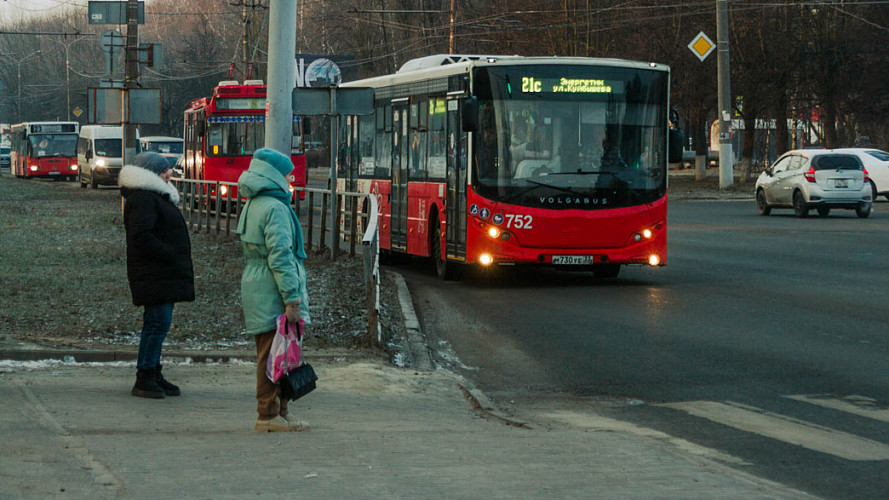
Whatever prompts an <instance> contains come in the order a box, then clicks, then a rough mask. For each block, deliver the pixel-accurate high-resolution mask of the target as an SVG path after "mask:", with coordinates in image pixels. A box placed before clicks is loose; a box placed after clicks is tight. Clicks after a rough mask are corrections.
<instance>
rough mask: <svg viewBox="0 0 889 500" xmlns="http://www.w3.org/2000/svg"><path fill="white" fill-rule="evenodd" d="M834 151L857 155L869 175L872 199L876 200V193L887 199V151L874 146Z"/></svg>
mask: <svg viewBox="0 0 889 500" xmlns="http://www.w3.org/2000/svg"><path fill="white" fill-rule="evenodd" d="M834 151H836V152H838V153H852V154H855V155H858V158H859V159H860V160H861V162H862V163H864V168H865V169H866V170H867V173H868V177H870V185H871V187H872V188H873V189H874V201H877V195H883V197H884V198H886V199H887V200H889V153H887V152H885V151H883V150H880V149H875V148H842V149H834Z"/></svg>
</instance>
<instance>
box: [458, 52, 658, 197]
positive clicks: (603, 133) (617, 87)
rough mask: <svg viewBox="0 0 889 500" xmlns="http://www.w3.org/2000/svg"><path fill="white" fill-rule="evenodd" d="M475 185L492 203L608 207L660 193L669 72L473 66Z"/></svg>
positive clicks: (599, 68) (548, 66) (531, 66)
mask: <svg viewBox="0 0 889 500" xmlns="http://www.w3.org/2000/svg"><path fill="white" fill-rule="evenodd" d="M474 88H475V94H476V96H477V97H478V100H479V103H480V109H479V128H478V132H477V133H476V134H475V143H474V144H473V150H474V153H473V166H474V174H473V186H474V188H475V190H476V192H478V193H479V194H480V195H481V196H484V197H486V198H489V199H491V200H493V201H500V202H504V203H510V204H515V205H523V206H531V207H545V208H582V209H596V208H614V207H620V206H631V205H638V204H642V203H650V202H653V201H655V200H657V199H659V198H661V197H663V196H664V195H665V193H666V167H667V165H666V137H667V123H668V122H667V92H668V74H667V73H666V72H663V71H647V70H643V69H632V68H614V67H608V66H578V65H523V66H511V67H510V66H507V67H503V66H501V67H484V68H479V69H478V70H477V72H476V78H475V87H474Z"/></svg>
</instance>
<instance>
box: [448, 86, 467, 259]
mask: <svg viewBox="0 0 889 500" xmlns="http://www.w3.org/2000/svg"><path fill="white" fill-rule="evenodd" d="M447 137H448V150H447V151H448V154H447V157H448V160H447V169H448V170H447V193H448V194H447V197H448V199H447V208H446V210H445V216H446V218H447V220H446V221H445V252H446V255H447V256H448V257H456V258H459V259H465V258H466V154H467V152H466V140H467V139H466V132H463V130H462V129H461V126H460V100H459V99H456V98H453V99H449V100H448V121H447Z"/></svg>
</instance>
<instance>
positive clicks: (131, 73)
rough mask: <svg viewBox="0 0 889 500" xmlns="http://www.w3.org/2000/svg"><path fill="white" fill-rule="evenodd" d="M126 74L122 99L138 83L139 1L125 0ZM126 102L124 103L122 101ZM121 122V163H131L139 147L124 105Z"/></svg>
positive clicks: (134, 129)
mask: <svg viewBox="0 0 889 500" xmlns="http://www.w3.org/2000/svg"><path fill="white" fill-rule="evenodd" d="M124 53H125V54H126V63H125V64H126V66H125V68H126V74H125V77H124V100H125V101H128V100H129V90H130V89H134V88H136V87H138V85H139V1H138V0H127V44H126V50H125V52H124ZM124 104H126V103H124ZM121 114H122V115H123V116H121V121H122V122H123V164H124V165H132V164H133V158H134V157H135V156H136V151H137V150H138V147H139V141H138V140H136V125H135V124H133V123H130V117H129V116H128V113H127V110H126V106H125V105H124V106H121Z"/></svg>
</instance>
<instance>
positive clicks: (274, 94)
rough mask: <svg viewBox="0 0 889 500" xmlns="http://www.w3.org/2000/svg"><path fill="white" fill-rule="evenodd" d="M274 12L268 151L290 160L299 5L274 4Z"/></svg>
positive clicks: (287, 0)
mask: <svg viewBox="0 0 889 500" xmlns="http://www.w3.org/2000/svg"><path fill="white" fill-rule="evenodd" d="M270 9H271V10H270V11H269V64H268V80H269V82H268V87H267V90H266V91H267V94H266V95H267V97H266V99H268V101H267V104H266V109H267V112H266V117H265V147H267V148H271V149H274V150H277V151H280V152H281V153H283V154H285V155H287V157H288V158H289V157H290V154H291V148H292V143H293V82H294V81H295V79H294V73H295V72H296V68H295V62H294V56H295V50H296V2H295V1H294V0H271V5H270Z"/></svg>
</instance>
